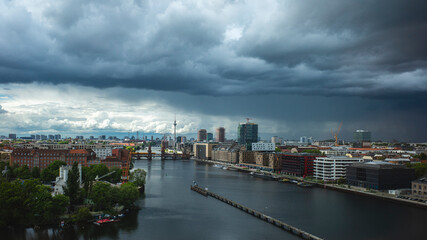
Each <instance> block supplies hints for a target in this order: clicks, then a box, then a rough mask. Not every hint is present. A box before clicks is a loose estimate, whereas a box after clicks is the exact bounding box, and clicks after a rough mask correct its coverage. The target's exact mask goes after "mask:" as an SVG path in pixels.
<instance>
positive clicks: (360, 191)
mask: <svg viewBox="0 0 427 240" xmlns="http://www.w3.org/2000/svg"><path fill="white" fill-rule="evenodd" d="M193 160H195V161H198V162H203V163H208V164H219V165H224V166H226V167H227V168H232V169H236V170H238V171H242V172H248V173H251V172H256V170H255V169H249V168H245V167H240V166H238V165H235V164H230V163H224V162H220V161H212V160H202V159H193ZM260 172H263V173H265V174H266V175H267V176H270V177H271V178H272V180H280V179H284V178H287V179H290V180H296V181H298V182H305V183H309V184H313V185H314V186H316V187H318V188H323V189H328V190H333V191H339V192H345V193H351V194H356V195H360V196H364V197H369V198H377V199H381V200H386V201H391V202H396V203H399V204H403V205H407V206H411V207H416V208H422V209H425V210H427V203H422V202H417V201H411V200H407V199H402V198H398V197H397V196H394V195H390V194H387V193H384V192H379V191H375V190H368V189H364V188H360V187H354V186H346V185H345V186H340V185H338V184H325V183H318V182H315V181H310V180H306V179H303V178H302V177H296V176H290V175H285V174H274V173H270V172H265V171H260Z"/></svg>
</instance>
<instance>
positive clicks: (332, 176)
mask: <svg viewBox="0 0 427 240" xmlns="http://www.w3.org/2000/svg"><path fill="white" fill-rule="evenodd" d="M359 162H363V159H362V158H349V157H341V156H333V157H332V156H330V157H317V158H316V159H315V160H314V177H315V178H317V179H322V180H324V181H333V180H338V179H340V178H345V177H346V167H347V166H349V165H351V164H353V163H359Z"/></svg>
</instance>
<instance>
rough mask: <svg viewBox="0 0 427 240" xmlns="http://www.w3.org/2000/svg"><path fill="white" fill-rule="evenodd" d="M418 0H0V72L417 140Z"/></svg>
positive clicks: (301, 126)
mask: <svg viewBox="0 0 427 240" xmlns="http://www.w3.org/2000/svg"><path fill="white" fill-rule="evenodd" d="M426 9H427V2H426V1H421V0H420V1H416V0H409V1H401V0H388V1H385V0H383V1H380V0H352V1H342V0H325V1H308V0H302V1H286V0H280V1H279V0H277V1H275V0H266V1H249V0H248V1H220V0H218V1H209V2H207V1H202V0H200V1H197V0H194V1H182V2H179V1H161V0H159V1H151V2H150V1H131V0H123V1H113V0H107V1H105V0H103V1H101V0H99V1H83V0H76V1H67V0H61V1H60V0H58V1H53V2H43V1H41V2H36V1H34V2H32V1H27V2H21V1H2V2H0V11H1V12H2V14H0V83H6V84H8V83H32V82H37V83H36V84H38V83H43V84H45V83H47V84H71V85H78V86H91V87H95V88H102V89H105V91H108V92H109V93H110V95H109V97H110V96H112V97H114V98H116V100H117V99H121V100H120V101H127V102H130V103H134V102H137V101H138V100H141V101H143V100H144V99H156V100H157V101H161V102H164V103H165V104H166V105H170V106H173V107H175V108H176V109H181V110H182V111H183V112H186V111H189V110H188V109H191V111H194V112H197V113H203V114H205V115H209V114H211V115H213V116H234V117H236V118H240V117H242V118H244V117H253V118H255V119H271V120H274V121H276V122H278V123H280V122H286V125H287V126H288V129H290V130H286V131H285V130H283V131H284V132H283V134H290V135H291V136H293V137H296V138H298V134H305V133H304V132H306V134H307V135H308V134H310V133H312V135H313V136H329V133H330V128H331V126H332V125H334V124H335V125H336V124H337V123H339V122H340V121H344V127H343V134H344V135H346V136H348V137H349V138H351V137H350V136H351V131H353V130H354V129H357V128H367V129H371V130H372V129H376V130H377V132H376V136H378V137H379V138H384V139H392V138H394V137H393V136H398V137H399V136H400V135H402V136H407V137H408V139H409V140H411V139H412V140H415V139H416V140H419V139H422V140H424V139H425V136H424V133H425V132H427V128H426V127H425V121H427V111H426V110H425V109H427V94H426V93H427V47H425V43H426V42H427V15H426V14H425V11H426ZM58 86H62V85H58ZM117 87H123V88H127V90H123V89H122V88H117ZM132 88H133V89H132ZM117 89H121V90H120V91H116V90H117ZM138 89H140V90H138ZM141 89H142V90H141ZM61 90H64V89H61ZM145 90H147V91H145ZM134 91H135V92H134ZM140 91H143V93H141V92H140ZM131 93H133V94H131ZM170 93H172V94H170ZM0 110H3V109H0ZM8 110H9V109H8ZM0 112H1V111H0ZM8 114H9V113H8ZM6 115H7V114H6ZM316 122H318V123H319V124H324V125H323V127H324V126H327V127H324V128H320V125H316ZM328 124H329V125H328ZM279 125H280V124H279ZM260 129H262V128H260ZM374 136H375V133H374ZM398 137H397V138H398ZM325 138H326V137H325Z"/></svg>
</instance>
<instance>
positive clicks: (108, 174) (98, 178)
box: [95, 171, 115, 181]
mask: <svg viewBox="0 0 427 240" xmlns="http://www.w3.org/2000/svg"><path fill="white" fill-rule="evenodd" d="M113 173H115V172H114V171H113V172H109V173H107V174H105V175H103V176H101V177H98V176H96V178H95V181H99V180H100V179H102V178H105V177H107V176H110V175H111V174H113Z"/></svg>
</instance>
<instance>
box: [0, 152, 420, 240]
mask: <svg viewBox="0 0 427 240" xmlns="http://www.w3.org/2000/svg"><path fill="white" fill-rule="evenodd" d="M135 167H136V168H143V169H145V170H146V171H147V185H146V197H145V198H141V200H140V202H139V205H140V206H141V210H140V211H138V212H135V213H134V214H132V215H130V216H127V217H126V218H125V219H124V221H123V222H120V223H115V224H111V225H106V226H100V227H99V226H95V225H87V226H85V227H84V228H83V227H74V228H73V229H68V230H66V231H58V230H52V229H50V230H45V231H39V232H37V233H35V232H34V231H33V230H31V229H27V230H16V231H14V232H12V231H9V232H7V233H5V234H3V236H4V237H6V238H1V239H49V238H51V239H52V238H66V239H79V238H80V239H128V240H131V239H215V240H217V239H256V240H259V239H299V238H297V237H296V236H294V235H292V234H289V233H287V232H286V231H283V230H281V229H279V228H278V227H275V226H273V225H271V224H269V223H266V222H264V221H262V220H259V219H257V218H255V217H253V216H251V215H248V214H246V213H244V212H242V211H241V210H238V209H236V208H234V207H231V206H229V205H227V204H225V203H223V202H221V201H219V200H216V199H214V198H211V197H208V198H206V197H204V196H202V195H200V194H197V193H195V192H192V191H191V190H190V184H191V183H192V181H193V180H196V181H197V183H198V184H199V185H201V186H206V187H208V188H209V190H210V191H212V192H215V193H217V194H220V195H223V196H225V197H227V198H229V199H231V200H234V201H236V202H239V203H241V204H243V205H246V206H248V207H250V208H253V209H255V210H258V211H261V212H264V213H266V214H267V215H270V216H272V217H274V218H277V219H279V220H282V221H284V222H286V223H288V224H291V225H293V226H295V227H298V228H301V229H302V230H305V231H307V232H309V233H312V234H314V235H316V236H319V237H323V238H325V239H425V238H424V237H425V236H427V227H426V224H427V211H426V210H422V209H417V208H413V207H408V206H404V205H400V204H396V203H392V202H387V201H382V200H377V199H370V198H366V197H362V196H357V195H352V194H347V193H341V192H335V191H331V190H324V189H319V188H309V189H307V188H300V187H297V186H295V185H292V184H287V183H279V182H275V181H267V180H263V179H259V178H254V177H251V176H250V175H248V174H246V173H241V172H236V171H227V170H222V169H218V168H215V167H213V166H211V165H207V164H204V163H198V162H195V161H191V160H188V161H160V160H153V161H151V162H148V161H144V160H142V161H138V162H136V163H135Z"/></svg>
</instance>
